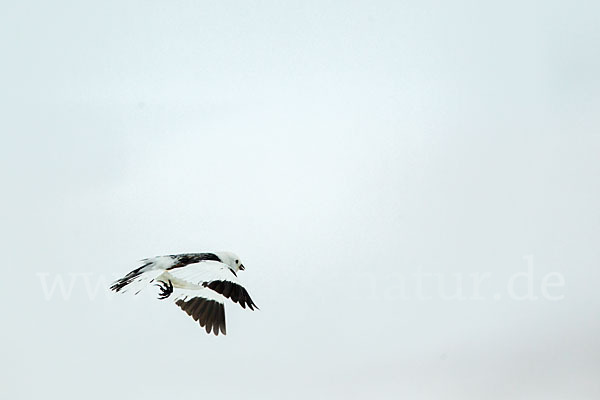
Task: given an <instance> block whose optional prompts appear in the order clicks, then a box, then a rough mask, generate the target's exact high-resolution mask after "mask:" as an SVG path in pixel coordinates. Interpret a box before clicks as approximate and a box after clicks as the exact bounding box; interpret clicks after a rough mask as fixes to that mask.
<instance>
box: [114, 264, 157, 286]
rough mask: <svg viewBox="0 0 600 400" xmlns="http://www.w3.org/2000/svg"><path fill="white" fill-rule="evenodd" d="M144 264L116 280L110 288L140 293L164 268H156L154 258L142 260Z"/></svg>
mask: <svg viewBox="0 0 600 400" xmlns="http://www.w3.org/2000/svg"><path fill="white" fill-rule="evenodd" d="M142 261H143V262H144V265H142V266H141V267H139V268H136V269H134V270H133V271H131V272H130V273H128V274H127V275H125V276H124V277H123V278H121V279H118V280H116V281H115V282H114V283H113V284H112V286H111V287H110V290H114V291H115V292H128V291H135V294H138V293H139V291H140V290H142V289H143V288H144V287H146V286H148V284H149V283H152V281H154V279H155V278H157V277H158V276H159V275H160V274H161V273H162V272H163V270H162V269H157V268H155V267H156V265H155V262H154V260H142Z"/></svg>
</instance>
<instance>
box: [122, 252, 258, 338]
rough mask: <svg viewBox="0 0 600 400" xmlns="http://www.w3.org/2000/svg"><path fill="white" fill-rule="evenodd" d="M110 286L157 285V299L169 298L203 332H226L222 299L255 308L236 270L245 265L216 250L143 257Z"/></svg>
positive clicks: (136, 289)
mask: <svg viewBox="0 0 600 400" xmlns="http://www.w3.org/2000/svg"><path fill="white" fill-rule="evenodd" d="M141 262H142V266H141V267H139V268H137V269H134V270H133V271H131V272H130V273H128V274H127V275H125V276H124V277H123V278H121V279H119V280H117V281H116V282H114V283H113V285H112V286H111V287H110V289H111V290H114V291H115V292H128V291H134V292H135V294H138V293H139V292H140V291H141V290H142V289H144V288H145V287H147V286H149V285H151V284H154V285H155V286H158V287H159V296H158V298H159V299H160V300H164V299H168V298H171V299H172V300H174V301H175V304H177V305H178V306H179V308H181V309H182V310H183V311H185V312H186V313H187V314H188V315H189V316H191V317H192V318H193V319H194V320H195V321H198V322H199V323H200V326H202V327H204V328H205V329H206V333H209V334H210V332H211V330H212V332H213V333H214V334H215V335H217V336H218V335H219V331H220V332H221V333H222V334H223V335H225V334H226V333H227V330H226V327H225V299H230V300H231V301H233V302H234V303H238V304H239V305H240V306H242V308H246V306H248V308H250V309H251V310H254V309H255V308H256V309H258V307H257V306H256V304H254V302H253V301H252V299H251V298H250V295H249V294H248V291H247V290H246V289H245V288H244V287H243V286H242V284H241V283H240V281H239V279H238V276H237V273H238V272H239V271H243V270H244V269H245V268H244V265H243V264H242V263H241V262H240V259H239V257H238V256H236V255H235V254H233V253H230V252H226V251H222V252H215V253H188V254H176V255H170V256H159V257H153V258H146V259H144V260H142V261H141Z"/></svg>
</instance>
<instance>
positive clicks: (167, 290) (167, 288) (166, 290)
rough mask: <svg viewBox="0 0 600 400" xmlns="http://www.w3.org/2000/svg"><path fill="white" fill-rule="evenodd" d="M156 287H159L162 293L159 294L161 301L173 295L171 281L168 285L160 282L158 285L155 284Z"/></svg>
mask: <svg viewBox="0 0 600 400" xmlns="http://www.w3.org/2000/svg"><path fill="white" fill-rule="evenodd" d="M155 286H158V287H159V288H160V292H159V294H158V298H159V300H164V299H166V298H167V297H169V296H170V295H171V293H173V283H172V282H171V280H170V279H169V283H166V282H164V281H158V283H157V284H155Z"/></svg>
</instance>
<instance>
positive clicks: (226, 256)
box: [215, 251, 246, 272]
mask: <svg viewBox="0 0 600 400" xmlns="http://www.w3.org/2000/svg"><path fill="white" fill-rule="evenodd" d="M215 254H216V255H217V256H218V257H219V258H220V259H221V261H222V262H223V263H224V264H227V265H228V266H229V267H230V268H231V269H233V270H234V271H236V272H237V271H240V270H242V271H243V270H244V269H246V268H245V267H244V264H242V261H241V260H240V258H239V257H238V256H237V255H235V254H234V253H231V252H229V251H220V252H218V253H215Z"/></svg>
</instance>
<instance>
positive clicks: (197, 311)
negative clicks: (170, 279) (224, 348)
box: [175, 287, 227, 336]
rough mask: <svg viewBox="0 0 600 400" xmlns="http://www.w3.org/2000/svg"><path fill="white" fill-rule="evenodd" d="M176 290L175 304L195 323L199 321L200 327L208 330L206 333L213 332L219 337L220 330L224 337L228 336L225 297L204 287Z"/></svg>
mask: <svg viewBox="0 0 600 400" xmlns="http://www.w3.org/2000/svg"><path fill="white" fill-rule="evenodd" d="M176 290H177V293H176V296H175V304H177V305H178V306H179V308H181V309H182V310H183V311H185V312H186V313H187V315H189V316H190V317H192V318H193V319H194V321H198V323H199V324H200V326H202V327H204V328H205V329H206V333H210V332H211V330H212V332H213V333H214V334H215V335H216V336H218V335H219V330H220V331H221V333H222V334H223V335H226V334H227V328H226V325H225V305H224V304H223V303H224V299H223V296H221V295H219V294H218V293H215V292H213V291H212V290H210V289H208V288H203V287H200V288H199V289H194V290H190V289H176Z"/></svg>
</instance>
